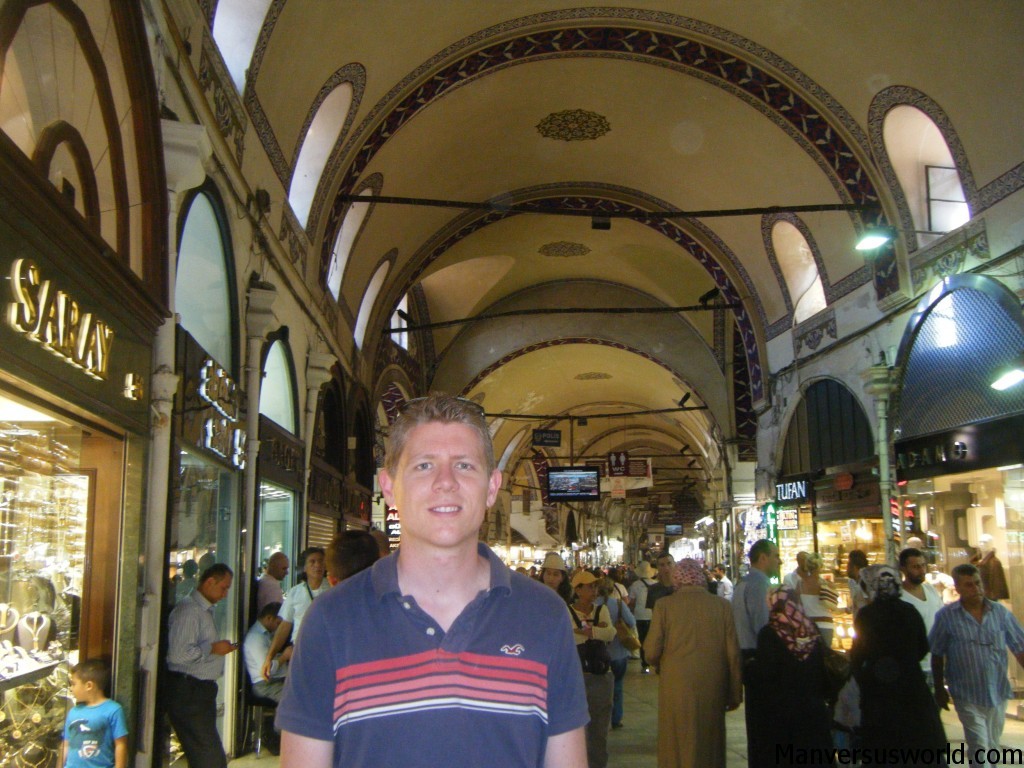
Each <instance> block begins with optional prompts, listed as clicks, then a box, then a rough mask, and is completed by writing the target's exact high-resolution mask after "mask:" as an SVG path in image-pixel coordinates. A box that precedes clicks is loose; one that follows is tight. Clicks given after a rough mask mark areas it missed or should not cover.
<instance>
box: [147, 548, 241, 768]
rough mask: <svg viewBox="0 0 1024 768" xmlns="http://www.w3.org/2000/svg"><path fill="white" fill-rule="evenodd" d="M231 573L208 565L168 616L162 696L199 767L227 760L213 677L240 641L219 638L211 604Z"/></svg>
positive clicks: (216, 766)
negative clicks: (192, 588)
mask: <svg viewBox="0 0 1024 768" xmlns="http://www.w3.org/2000/svg"><path fill="white" fill-rule="evenodd" d="M232 575H233V574H232V572H231V569H230V568H229V567H228V566H226V565H224V564H223V563H215V564H213V565H211V566H210V567H209V568H207V569H206V570H205V571H203V573H202V575H201V576H200V577H199V586H198V587H196V589H195V591H194V592H192V593H191V594H190V595H189V596H188V597H186V598H185V599H184V600H182V601H181V602H180V603H178V604H177V605H176V606H175V607H174V610H173V611H171V616H170V619H168V628H167V686H166V696H164V697H163V699H164V701H165V702H166V706H167V714H168V715H169V716H170V718H171V725H173V726H174V732H175V733H177V734H178V740H179V741H180V742H181V747H182V749H183V750H184V751H185V758H186V760H188V763H189V765H194V766H199V765H201V766H204V768H205V767H207V766H208V767H209V768H224V767H225V766H226V765H227V758H226V757H225V755H224V746H223V744H221V740H220V734H218V732H217V678H219V677H220V676H221V675H222V674H224V657H225V656H227V655H228V654H229V653H232V652H234V651H237V650H238V645H239V644H238V643H233V642H231V641H230V640H224V639H218V637H217V634H218V633H217V624H216V622H215V621H214V619H213V607H214V606H215V605H216V604H217V603H219V602H220V601H221V600H223V599H224V598H225V597H227V594H228V590H229V589H231V579H232Z"/></svg>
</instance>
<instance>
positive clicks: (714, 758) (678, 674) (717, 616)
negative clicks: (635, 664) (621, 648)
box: [644, 560, 743, 768]
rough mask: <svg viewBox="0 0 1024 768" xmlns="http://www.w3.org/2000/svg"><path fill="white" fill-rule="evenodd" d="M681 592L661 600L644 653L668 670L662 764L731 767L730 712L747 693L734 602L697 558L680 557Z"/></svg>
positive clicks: (661, 696) (663, 689)
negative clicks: (710, 585) (712, 586)
mask: <svg viewBox="0 0 1024 768" xmlns="http://www.w3.org/2000/svg"><path fill="white" fill-rule="evenodd" d="M673 584H674V585H675V592H673V593H672V594H671V595H667V596H665V597H663V598H661V599H660V600H658V601H657V602H656V603H655V604H654V615H653V618H652V619H651V628H650V631H649V632H648V634H647V639H646V640H645V641H644V654H645V655H646V657H647V660H648V661H649V662H650V663H651V665H652V666H653V667H654V668H655V670H656V671H657V672H658V674H659V675H660V685H659V688H658V768H681V767H682V766H687V767H689V766H701V768H724V766H725V713H726V711H727V710H733V709H736V708H737V707H738V706H739V705H740V702H741V701H742V699H743V684H742V677H741V669H742V661H741V659H740V646H739V642H738V641H737V639H736V627H735V625H734V624H733V619H732V608H731V607H730V604H729V602H728V601H727V600H722V599H721V598H720V597H716V596H714V595H712V594H710V593H709V592H708V590H707V581H706V580H705V578H704V571H703V569H701V567H700V563H698V562H697V561H696V560H680V561H679V562H678V563H677V564H676V566H675V571H674V573H673Z"/></svg>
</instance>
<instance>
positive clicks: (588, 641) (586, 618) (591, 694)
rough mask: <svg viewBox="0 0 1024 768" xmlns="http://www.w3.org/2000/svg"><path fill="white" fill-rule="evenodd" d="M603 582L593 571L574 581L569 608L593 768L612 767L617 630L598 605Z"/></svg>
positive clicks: (577, 577)
mask: <svg viewBox="0 0 1024 768" xmlns="http://www.w3.org/2000/svg"><path fill="white" fill-rule="evenodd" d="M598 581H599V578H598V577H597V576H595V575H594V574H592V573H590V572H589V571H585V570H584V571H579V572H578V573H577V574H576V575H575V576H573V577H572V589H573V596H574V601H573V604H572V605H571V606H570V607H569V613H571V614H572V619H573V622H574V623H575V627H574V628H573V635H574V637H575V638H576V650H577V651H578V652H579V654H580V664H581V665H582V666H583V672H584V675H583V685H584V688H585V690H586V694H587V710H588V712H589V714H590V723H588V724H587V760H588V764H589V766H590V768H605V766H607V765H608V731H609V729H610V727H611V719H612V689H613V687H614V680H613V678H612V675H610V674H608V673H609V672H610V671H611V654H610V652H609V649H608V644H609V643H610V642H611V641H612V640H614V639H615V626H614V625H613V624H612V620H611V615H610V614H609V612H608V608H607V607H606V606H602V605H598V604H597V602H596V600H597V582H598Z"/></svg>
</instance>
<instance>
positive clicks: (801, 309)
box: [772, 221, 826, 324]
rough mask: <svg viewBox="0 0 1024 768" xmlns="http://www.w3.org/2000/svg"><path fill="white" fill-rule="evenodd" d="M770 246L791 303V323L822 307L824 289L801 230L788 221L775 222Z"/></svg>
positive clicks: (824, 304) (804, 318) (823, 306)
mask: <svg viewBox="0 0 1024 768" xmlns="http://www.w3.org/2000/svg"><path fill="white" fill-rule="evenodd" d="M772 248H773V250H774V251H775V256H776V258H777V259H778V262H779V268H780V269H781V270H782V274H783V277H785V279H786V287H787V288H788V289H789V296H790V299H791V300H792V302H793V322H794V324H795V323H799V322H802V321H804V320H806V319H807V318H808V317H811V316H812V315H814V314H816V313H817V312H820V311H821V310H823V309H824V308H825V306H826V301H825V289H824V288H823V287H822V284H821V275H820V274H819V273H818V265H817V263H816V262H815V261H814V254H813V252H812V251H811V247H810V245H808V243H807V239H806V238H805V237H804V235H803V233H802V232H801V231H800V230H799V229H797V228H796V227H795V226H793V225H792V224H791V223H789V222H788V221H779V222H776V224H775V226H773V227H772Z"/></svg>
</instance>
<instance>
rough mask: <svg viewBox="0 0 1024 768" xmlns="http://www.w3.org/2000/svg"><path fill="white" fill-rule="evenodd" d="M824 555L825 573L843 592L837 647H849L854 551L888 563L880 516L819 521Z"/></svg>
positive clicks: (870, 561) (872, 561)
mask: <svg viewBox="0 0 1024 768" xmlns="http://www.w3.org/2000/svg"><path fill="white" fill-rule="evenodd" d="M815 536H816V538H817V541H818V552H819V553H820V554H821V558H822V561H823V562H822V575H823V576H824V577H825V578H828V579H830V580H831V581H832V584H833V585H834V586H835V590H836V592H838V593H839V608H838V612H837V613H836V615H835V617H834V618H835V625H836V631H835V634H834V636H833V640H832V647H833V648H841V649H844V650H849V649H850V647H851V645H852V644H853V636H854V635H853V611H852V607H851V606H852V601H851V599H850V586H849V577H848V576H847V575H846V573H847V571H846V569H847V566H848V564H849V555H850V551H851V550H854V549H859V550H860V551H862V552H863V553H864V554H866V555H867V558H868V564H869V565H874V564H876V563H884V562H885V534H884V527H883V525H882V519H881V518H880V517H877V518H876V517H859V518H851V519H848V520H829V521H821V520H819V521H818V523H817V532H816V534H815Z"/></svg>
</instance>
